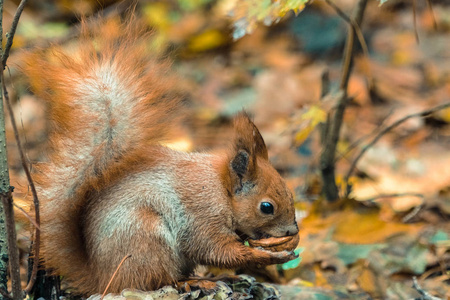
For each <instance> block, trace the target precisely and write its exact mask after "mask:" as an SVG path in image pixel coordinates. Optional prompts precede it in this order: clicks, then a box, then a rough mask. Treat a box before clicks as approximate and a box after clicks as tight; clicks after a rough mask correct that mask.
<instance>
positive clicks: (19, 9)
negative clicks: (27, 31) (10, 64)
mask: <svg viewBox="0 0 450 300" xmlns="http://www.w3.org/2000/svg"><path fill="white" fill-rule="evenodd" d="M26 3H27V0H22V1H20V4H19V6H18V7H17V10H16V13H15V14H14V18H13V22H12V24H11V29H10V30H9V32H8V33H6V37H7V38H8V39H7V40H6V46H5V51H4V52H3V55H2V65H3V69H4V68H5V67H6V61H7V60H8V57H9V51H10V50H11V46H12V43H13V38H14V35H15V34H16V29H17V25H18V24H19V19H20V15H21V14H22V11H23V8H24V7H25V4H26ZM3 69H2V71H3Z"/></svg>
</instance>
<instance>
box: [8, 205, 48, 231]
mask: <svg viewBox="0 0 450 300" xmlns="http://www.w3.org/2000/svg"><path fill="white" fill-rule="evenodd" d="M13 205H14V206H15V207H16V208H17V209H18V210H19V211H20V212H21V213H22V214H23V215H24V216H25V218H27V219H28V221H30V222H31V224H33V226H34V227H36V228H37V229H39V230H41V227H40V226H39V225H38V224H37V223H36V221H35V220H33V218H32V217H31V216H30V215H29V214H28V213H27V212H26V211H25V210H24V209H23V208H22V207H20V206H19V205H17V204H16V203H14V202H13Z"/></svg>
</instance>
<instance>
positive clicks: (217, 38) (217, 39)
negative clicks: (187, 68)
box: [188, 29, 226, 52]
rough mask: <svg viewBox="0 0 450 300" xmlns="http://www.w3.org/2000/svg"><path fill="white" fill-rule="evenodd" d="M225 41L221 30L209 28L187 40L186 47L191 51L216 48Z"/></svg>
mask: <svg viewBox="0 0 450 300" xmlns="http://www.w3.org/2000/svg"><path fill="white" fill-rule="evenodd" d="M225 42H226V38H225V36H224V35H223V33H222V32H220V31H218V30H216V29H210V30H206V31H204V32H202V33H200V34H199V35H197V36H194V37H193V38H192V39H191V41H190V42H189V45H188V49H189V50H190V51H193V52H202V51H207V50H211V49H214V48H217V47H219V46H221V45H223V44H224V43H225Z"/></svg>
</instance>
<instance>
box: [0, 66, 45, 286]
mask: <svg viewBox="0 0 450 300" xmlns="http://www.w3.org/2000/svg"><path fill="white" fill-rule="evenodd" d="M2 70H3V68H2ZM0 76H1V81H2V85H3V95H4V98H5V103H6V106H7V107H8V112H9V117H10V119H11V124H12V127H13V131H14V137H15V139H16V143H17V149H18V151H19V154H20V160H21V162H22V167H23V169H24V171H25V174H26V176H27V179H28V183H29V185H30V188H31V193H32V195H33V204H34V212H35V221H36V225H37V226H36V231H35V240H34V247H33V249H34V257H35V259H34V264H33V269H32V272H31V276H30V281H29V282H28V285H27V287H26V288H25V292H27V293H29V292H30V291H31V289H32V287H33V284H34V282H35V281H36V276H37V271H38V263H39V248H40V236H41V232H40V230H39V229H38V228H39V226H40V222H41V221H40V213H39V199H38V196H37V192H36V187H35V185H34V182H33V178H32V177H31V173H30V169H29V168H28V164H27V161H26V159H25V154H24V151H23V148H22V143H21V141H20V137H19V131H18V130H17V125H16V124H17V123H16V119H15V117H14V112H13V109H12V106H11V101H10V100H9V95H8V90H7V89H6V85H5V80H4V79H5V78H4V77H3V71H1V72H0Z"/></svg>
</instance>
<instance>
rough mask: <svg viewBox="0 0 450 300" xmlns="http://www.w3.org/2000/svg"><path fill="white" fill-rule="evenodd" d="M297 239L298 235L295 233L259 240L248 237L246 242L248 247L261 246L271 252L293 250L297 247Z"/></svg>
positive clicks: (298, 238)
mask: <svg viewBox="0 0 450 300" xmlns="http://www.w3.org/2000/svg"><path fill="white" fill-rule="evenodd" d="M299 240H300V237H299V235H298V234H296V235H290V236H283V237H270V238H267V239H261V240H252V239H249V240H248V243H249V245H250V247H261V248H264V249H265V250H269V251H272V252H280V251H293V250H294V249H295V248H296V247H297V245H298V242H299Z"/></svg>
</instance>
